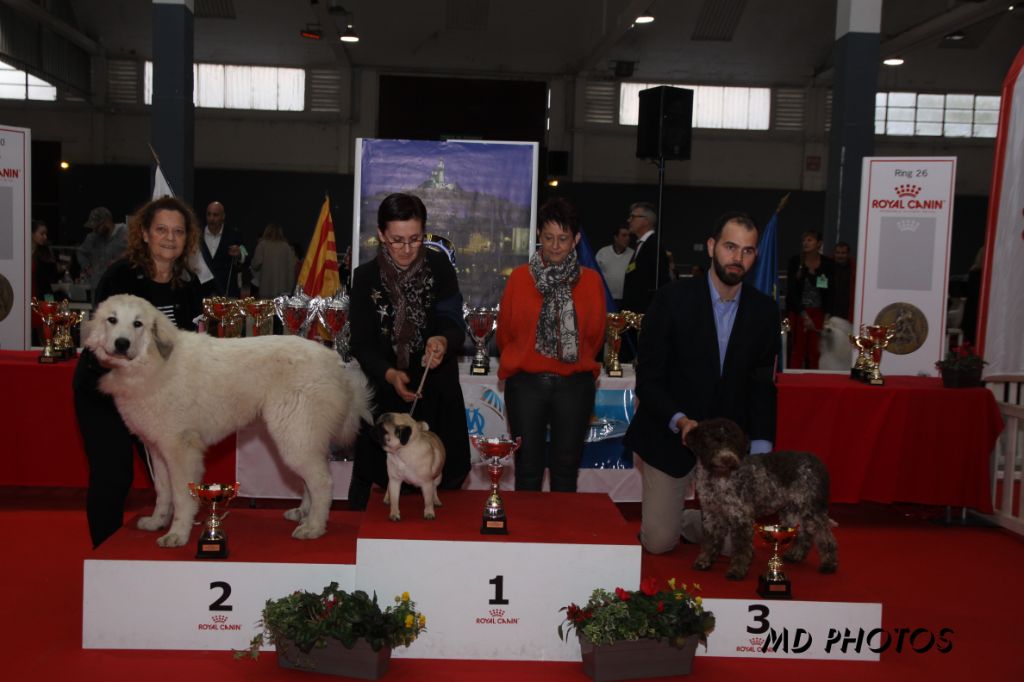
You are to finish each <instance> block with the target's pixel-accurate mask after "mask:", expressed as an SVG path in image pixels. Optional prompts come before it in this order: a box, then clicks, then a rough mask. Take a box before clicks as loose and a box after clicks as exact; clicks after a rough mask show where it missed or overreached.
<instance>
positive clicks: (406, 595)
mask: <svg viewBox="0 0 1024 682" xmlns="http://www.w3.org/2000/svg"><path fill="white" fill-rule="evenodd" d="M402 601H409V593H408V592H403V593H402Z"/></svg>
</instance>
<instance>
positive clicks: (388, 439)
mask: <svg viewBox="0 0 1024 682" xmlns="http://www.w3.org/2000/svg"><path fill="white" fill-rule="evenodd" d="M418 434H419V424H417V423H416V421H415V420H414V419H413V418H412V417H410V416H409V415H407V414H402V413H401V412H385V413H384V414H382V415H381V416H380V417H379V418H378V419H377V438H378V439H379V440H380V445H381V447H382V448H384V451H385V452H389V453H394V452H396V451H397V450H399V449H401V448H402V447H403V446H405V445H407V444H408V443H409V441H410V440H412V439H413V438H414V437H415V436H416V435H418Z"/></svg>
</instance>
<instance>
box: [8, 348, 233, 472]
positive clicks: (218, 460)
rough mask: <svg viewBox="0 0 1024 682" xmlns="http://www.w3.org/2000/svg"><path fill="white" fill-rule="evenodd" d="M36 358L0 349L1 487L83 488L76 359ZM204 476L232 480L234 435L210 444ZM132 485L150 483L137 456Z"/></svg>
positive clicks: (33, 354)
mask: <svg viewBox="0 0 1024 682" xmlns="http://www.w3.org/2000/svg"><path fill="white" fill-rule="evenodd" d="M38 358H39V352H38V351H0V444H2V445H0V452H3V466H0V485H23V486H60V487H73V488H83V487H85V486H86V484H87V483H88V481H89V467H88V464H87V462H86V459H85V452H84V451H83V450H82V438H81V436H80V435H79V433H78V421H77V420H76V419H75V404H74V400H73V398H72V395H71V377H72V376H73V375H74V373H75V364H76V362H77V361H75V360H70V361H65V362H58V363H54V364H50V365H42V364H39V361H38ZM225 409H230V408H229V407H225ZM206 480H207V482H213V483H224V482H231V481H234V480H235V437H234V436H229V437H228V438H225V439H224V440H223V441H221V442H220V443H218V444H217V445H215V446H213V447H212V448H210V451H209V452H208V453H207V457H206ZM133 485H134V487H136V488H140V487H146V488H148V487H150V482H149V475H148V474H147V473H145V466H144V465H143V464H142V459H141V458H136V460H135V479H134V484H133Z"/></svg>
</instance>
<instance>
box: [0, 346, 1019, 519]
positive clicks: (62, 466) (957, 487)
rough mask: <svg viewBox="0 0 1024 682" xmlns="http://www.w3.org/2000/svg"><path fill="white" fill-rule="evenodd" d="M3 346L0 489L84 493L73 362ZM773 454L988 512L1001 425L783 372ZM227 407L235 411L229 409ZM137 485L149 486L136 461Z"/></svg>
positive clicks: (975, 405) (224, 473)
mask: <svg viewBox="0 0 1024 682" xmlns="http://www.w3.org/2000/svg"><path fill="white" fill-rule="evenodd" d="M37 357H38V352H34V351H29V352H19V351H0V429H2V431H0V433H2V435H3V438H2V443H3V446H2V452H3V453H4V466H2V467H0V485H24V486H68V487H84V486H85V485H86V483H87V481H88V468H87V466H86V461H85V454H84V453H83V452H82V442H81V437H80V436H79V434H78V425H77V422H76V420H75V410H74V404H73V402H72V397H71V376H72V374H74V369H75V362H74V361H71V362H64V363H57V364H53V365H40V364H39V363H38V362H37ZM778 385H779V417H778V434H777V437H776V447H777V448H779V449H785V450H808V451H811V452H814V453H816V454H817V455H818V456H819V457H821V459H822V460H823V461H824V462H825V464H826V465H827V466H828V470H829V474H830V475H831V479H832V500H833V501H834V502H859V501H861V500H867V501H873V502H884V503H890V502H914V503H920V504H943V505H946V504H948V505H953V506H965V507H971V508H974V509H978V510H979V511H982V512H991V511H992V501H991V493H990V491H989V462H990V455H991V453H992V449H993V447H994V445H995V442H996V439H997V438H998V436H999V433H1000V432H1001V431H1002V428H1003V421H1002V417H1001V416H1000V414H999V408H998V406H997V405H996V402H995V398H994V397H993V395H992V393H991V392H990V391H988V390H987V389H983V388H972V389H948V388H943V387H942V384H941V382H940V380H939V379H932V378H925V377H896V376H893V377H887V378H886V384H885V386H867V385H865V384H861V383H858V382H855V381H851V380H850V379H848V378H846V377H845V376H842V375H833V374H780V375H779V379H778ZM225 409H230V408H229V407H227V406H226V407H225ZM206 469H207V472H206V477H205V478H206V481H207V482H226V481H233V480H234V475H235V438H234V436H230V437H228V438H226V439H224V440H223V441H222V442H221V443H218V444H217V445H215V446H214V447H212V448H211V449H210V452H208V453H207V459H206ZM136 474H137V475H136V476H135V485H136V486H137V487H148V486H149V479H148V476H147V475H146V474H145V473H143V470H142V468H141V464H140V465H138V466H137V467H136Z"/></svg>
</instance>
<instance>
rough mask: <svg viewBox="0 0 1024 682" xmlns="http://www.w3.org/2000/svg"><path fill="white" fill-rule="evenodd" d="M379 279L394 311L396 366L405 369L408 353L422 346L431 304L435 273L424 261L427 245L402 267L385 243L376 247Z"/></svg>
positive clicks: (392, 319)
mask: <svg viewBox="0 0 1024 682" xmlns="http://www.w3.org/2000/svg"><path fill="white" fill-rule="evenodd" d="M377 266H378V267H379V268H380V280H381V283H383V284H384V288H385V289H387V291H388V298H390V299H391V307H392V308H393V309H394V314H393V315H392V317H391V338H392V341H393V343H394V347H395V355H396V356H398V363H397V364H398V369H408V367H409V355H410V353H411V352H412V351H413V350H415V349H418V348H420V347H422V346H423V343H424V342H423V331H424V330H425V329H426V328H427V311H428V310H430V308H431V307H432V306H433V305H434V276H433V273H432V272H431V271H430V266H429V265H428V264H427V256H426V247H424V246H422V245H421V246H420V249H419V253H417V254H416V260H414V261H413V262H412V263H411V264H410V265H409V267H407V268H406V269H405V270H402V269H401V268H399V267H398V266H397V265H396V264H395V261H394V259H392V258H391V254H390V253H389V252H388V249H387V247H386V246H383V245H381V247H380V248H379V249H378V250H377Z"/></svg>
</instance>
